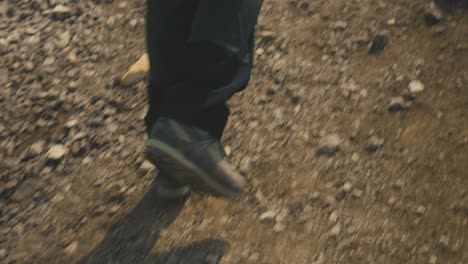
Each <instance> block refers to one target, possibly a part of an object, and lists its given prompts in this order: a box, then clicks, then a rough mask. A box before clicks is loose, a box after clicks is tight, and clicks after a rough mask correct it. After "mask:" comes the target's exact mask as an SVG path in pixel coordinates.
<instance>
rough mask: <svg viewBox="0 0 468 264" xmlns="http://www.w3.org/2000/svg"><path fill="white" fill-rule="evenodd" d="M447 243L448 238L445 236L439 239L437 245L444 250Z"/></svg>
mask: <svg viewBox="0 0 468 264" xmlns="http://www.w3.org/2000/svg"><path fill="white" fill-rule="evenodd" d="M449 242H450V238H449V237H448V236H445V235H443V236H441V237H440V239H439V244H440V245H441V246H442V247H444V248H448V246H449Z"/></svg>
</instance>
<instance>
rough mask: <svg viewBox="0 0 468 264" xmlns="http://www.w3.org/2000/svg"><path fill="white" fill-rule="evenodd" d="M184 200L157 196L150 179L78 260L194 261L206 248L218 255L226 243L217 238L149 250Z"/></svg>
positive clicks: (96, 263) (99, 263)
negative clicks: (134, 202)
mask: <svg viewBox="0 0 468 264" xmlns="http://www.w3.org/2000/svg"><path fill="white" fill-rule="evenodd" d="M185 202H186V199H178V200H168V199H163V198H161V197H159V196H158V194H157V191H156V184H155V183H153V184H152V186H151V188H150V190H149V191H148V192H147V193H146V195H145V196H144V198H143V199H142V200H141V201H140V203H139V204H138V205H137V207H135V209H133V211H132V212H130V213H129V214H128V215H127V216H125V217H123V218H122V219H120V220H119V221H118V222H116V223H115V224H114V225H112V227H111V228H110V230H109V231H108V233H107V235H106V237H105V238H104V239H103V241H102V242H101V243H100V244H99V245H98V246H97V247H96V248H95V249H94V250H93V251H92V252H91V253H89V254H88V255H87V256H85V257H84V258H82V259H81V260H80V261H78V263H80V264H107V263H109V264H110V263H112V264H127V263H128V264H133V263H158V264H159V263H174V264H175V263H194V264H196V263H203V262H204V260H202V259H205V258H206V256H207V254H205V252H209V253H208V254H210V257H209V258H213V256H220V257H221V256H222V255H223V254H224V251H225V250H226V248H227V243H225V242H223V241H218V240H206V241H201V242H197V243H193V244H191V245H188V246H186V247H183V248H176V249H174V250H171V251H169V252H163V253H156V254H151V250H152V248H153V247H154V245H155V243H156V242H157V241H158V239H159V237H160V232H161V230H162V229H163V228H166V227H167V226H169V225H170V224H171V223H172V222H173V221H174V220H175V219H176V218H177V216H178V215H179V213H180V211H181V209H182V207H183V206H184V204H185ZM213 254H214V255H213ZM199 259H200V260H199ZM215 263H216V262H215Z"/></svg>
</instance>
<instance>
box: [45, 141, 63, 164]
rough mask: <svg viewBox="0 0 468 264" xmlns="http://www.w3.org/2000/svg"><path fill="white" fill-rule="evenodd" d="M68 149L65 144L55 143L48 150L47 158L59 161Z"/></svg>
mask: <svg viewBox="0 0 468 264" xmlns="http://www.w3.org/2000/svg"><path fill="white" fill-rule="evenodd" d="M67 151H68V150H67V148H66V147H65V146H64V145H53V146H52V147H51V148H50V149H49V151H48V152H47V158H48V159H49V160H51V161H59V160H61V159H62V158H63V157H64V156H65V154H66V153H67Z"/></svg>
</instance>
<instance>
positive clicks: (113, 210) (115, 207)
mask: <svg viewBox="0 0 468 264" xmlns="http://www.w3.org/2000/svg"><path fill="white" fill-rule="evenodd" d="M119 210H120V205H118V204H116V205H113V206H112V207H111V208H110V209H109V214H110V215H115V214H116V213H117V212H118V211H119Z"/></svg>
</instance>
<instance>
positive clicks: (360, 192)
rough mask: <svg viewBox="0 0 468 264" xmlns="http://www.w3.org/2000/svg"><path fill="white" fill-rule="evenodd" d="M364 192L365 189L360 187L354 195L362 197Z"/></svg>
mask: <svg viewBox="0 0 468 264" xmlns="http://www.w3.org/2000/svg"><path fill="white" fill-rule="evenodd" d="M363 194H364V191H363V190H359V189H356V190H354V191H353V193H352V195H353V196H354V197H356V198H360V197H362V195H363Z"/></svg>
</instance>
